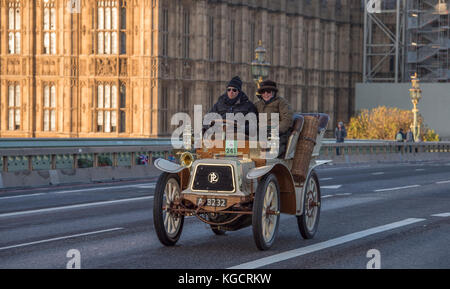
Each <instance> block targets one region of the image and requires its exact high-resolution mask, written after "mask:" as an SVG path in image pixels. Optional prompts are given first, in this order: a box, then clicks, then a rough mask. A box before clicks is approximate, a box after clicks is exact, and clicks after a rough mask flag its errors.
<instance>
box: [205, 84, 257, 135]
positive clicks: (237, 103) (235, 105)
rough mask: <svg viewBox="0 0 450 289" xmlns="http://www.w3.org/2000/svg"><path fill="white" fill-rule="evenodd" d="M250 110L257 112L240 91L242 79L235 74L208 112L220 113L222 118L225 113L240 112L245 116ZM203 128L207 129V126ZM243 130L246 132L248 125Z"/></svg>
mask: <svg viewBox="0 0 450 289" xmlns="http://www.w3.org/2000/svg"><path fill="white" fill-rule="evenodd" d="M250 112H252V113H255V114H257V110H256V107H255V105H254V104H253V103H252V102H251V101H250V100H249V99H248V97H247V95H246V94H245V93H244V92H243V91H242V80H241V79H240V77H239V76H235V77H233V79H231V80H230V82H229V83H228V85H227V89H226V92H225V93H224V94H222V95H221V96H220V97H219V100H218V101H217V103H216V104H214V106H213V107H212V109H211V110H210V111H209V113H218V114H220V115H221V116H222V119H224V120H225V119H226V114H227V113H233V114H237V113H242V114H243V115H244V116H245V115H246V114H248V113H250ZM204 128H205V129H207V128H208V127H204ZM245 132H246V134H248V126H246V128H245Z"/></svg>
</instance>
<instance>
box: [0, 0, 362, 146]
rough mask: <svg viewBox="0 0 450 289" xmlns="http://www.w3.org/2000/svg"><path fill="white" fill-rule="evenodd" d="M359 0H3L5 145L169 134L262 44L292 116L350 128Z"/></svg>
mask: <svg viewBox="0 0 450 289" xmlns="http://www.w3.org/2000/svg"><path fill="white" fill-rule="evenodd" d="M361 18H362V11H361V1H359V0H341V1H339V0H328V1H326V0H320V1H319V0H314V1H311V0H278V1H272V0H139V1H137V0H98V1H97V0H89V1H88V0H0V99H1V106H0V137H156V136H167V135H169V134H170V132H171V131H172V130H173V129H174V128H175V127H174V126H171V125H170V120H171V116H172V115H173V114H174V113H176V112H188V113H191V114H192V112H193V106H194V104H202V105H203V110H204V111H205V112H206V111H207V110H208V109H209V107H210V106H211V105H212V104H213V103H214V102H215V101H216V100H217V98H218V97H219V95H220V94H222V93H224V91H225V87H226V84H227V81H228V80H229V79H231V78H232V77H233V76H235V75H239V76H240V77H241V78H242V79H243V81H244V85H243V89H244V91H245V92H246V93H247V94H248V95H249V96H250V97H251V98H252V99H254V94H255V90H256V89H255V83H254V81H253V79H252V75H251V67H250V63H251V61H252V60H253V59H254V50H255V48H256V47H257V44H258V41H259V40H261V41H262V44H263V46H264V47H265V48H266V49H267V52H268V53H267V61H268V62H270V63H271V68H270V74H269V77H270V78H271V79H273V80H275V81H277V82H278V84H279V87H280V94H281V95H283V96H285V97H286V98H287V99H288V100H289V101H290V102H291V104H292V106H293V108H294V109H295V110H296V111H302V112H325V113H328V114H329V115H330V116H331V118H332V123H331V124H330V127H329V128H332V124H335V123H336V122H337V121H347V120H348V119H349V117H350V116H351V114H352V113H353V112H354V86H355V82H358V81H361V78H362V65H361V62H362V19H361Z"/></svg>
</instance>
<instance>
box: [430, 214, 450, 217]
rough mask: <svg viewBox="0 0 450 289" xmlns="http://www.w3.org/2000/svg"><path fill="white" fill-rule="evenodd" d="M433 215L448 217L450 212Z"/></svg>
mask: <svg viewBox="0 0 450 289" xmlns="http://www.w3.org/2000/svg"><path fill="white" fill-rule="evenodd" d="M431 216H432V217H442V218H446V217H450V213H442V214H436V215H431Z"/></svg>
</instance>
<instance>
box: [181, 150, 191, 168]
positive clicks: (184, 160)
mask: <svg viewBox="0 0 450 289" xmlns="http://www.w3.org/2000/svg"><path fill="white" fill-rule="evenodd" d="M180 162H181V165H182V166H183V167H186V168H190V167H191V166H192V163H193V162H194V156H193V155H192V154H191V153H190V152H184V153H182V154H181V157H180Z"/></svg>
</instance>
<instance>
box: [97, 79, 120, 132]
mask: <svg viewBox="0 0 450 289" xmlns="http://www.w3.org/2000/svg"><path fill="white" fill-rule="evenodd" d="M119 88H120V93H119ZM96 100H97V101H96V104H97V105H96V110H95V114H96V116H95V119H96V120H97V125H96V127H97V128H96V131H97V132H104V133H113V132H117V131H118V132H119V133H121V132H125V110H126V88H125V84H123V83H118V84H117V83H99V84H97V97H96Z"/></svg>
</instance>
